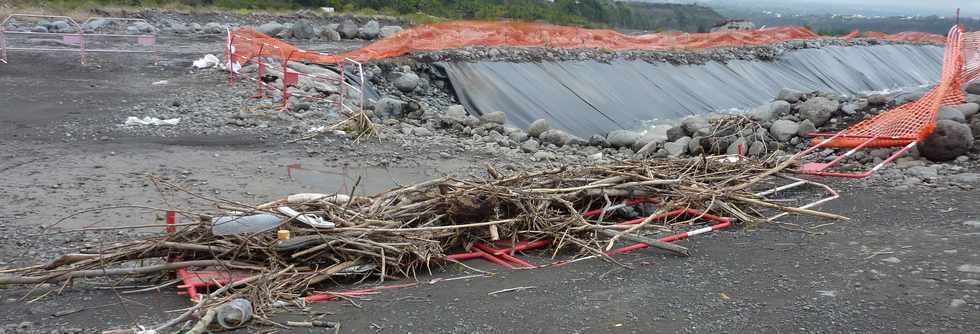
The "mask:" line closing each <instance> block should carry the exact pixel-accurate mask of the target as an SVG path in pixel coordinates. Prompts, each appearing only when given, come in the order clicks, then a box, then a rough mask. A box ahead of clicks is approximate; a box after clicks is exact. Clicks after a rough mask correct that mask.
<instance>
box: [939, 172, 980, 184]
mask: <svg viewBox="0 0 980 334" xmlns="http://www.w3.org/2000/svg"><path fill="white" fill-rule="evenodd" d="M947 179H948V180H949V181H952V182H956V183H966V184H976V183H980V174H977V173H960V174H955V175H950V176H948V177H947Z"/></svg>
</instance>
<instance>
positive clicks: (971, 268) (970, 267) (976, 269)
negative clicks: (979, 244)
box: [956, 264, 980, 274]
mask: <svg viewBox="0 0 980 334" xmlns="http://www.w3.org/2000/svg"><path fill="white" fill-rule="evenodd" d="M956 270H957V271H959V272H964V273H974V274H980V266H978V265H975V264H964V265H961V266H959V267H956Z"/></svg>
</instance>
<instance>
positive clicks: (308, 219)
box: [279, 206, 336, 228]
mask: <svg viewBox="0 0 980 334" xmlns="http://www.w3.org/2000/svg"><path fill="white" fill-rule="evenodd" d="M279 212H280V213H282V214H284V215H286V216H289V217H290V218H294V219H296V220H298V221H299V222H301V223H303V224H306V225H310V226H312V227H316V228H334V227H336V225H334V223H333V222H328V221H325V220H323V218H320V216H317V215H313V214H300V213H299V212H297V211H296V210H293V209H292V208H290V207H288V206H280V207H279Z"/></svg>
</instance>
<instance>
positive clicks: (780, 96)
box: [776, 88, 806, 103]
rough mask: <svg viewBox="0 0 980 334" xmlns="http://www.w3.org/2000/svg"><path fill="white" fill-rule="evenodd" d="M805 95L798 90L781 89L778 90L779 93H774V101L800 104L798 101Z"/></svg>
mask: <svg viewBox="0 0 980 334" xmlns="http://www.w3.org/2000/svg"><path fill="white" fill-rule="evenodd" d="M805 95H806V93H803V92H801V91H798V90H794V89H789V88H783V89H780V90H779V93H776V100H780V101H786V102H789V103H796V102H800V100H802V99H803V96H805Z"/></svg>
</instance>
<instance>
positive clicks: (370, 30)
mask: <svg viewBox="0 0 980 334" xmlns="http://www.w3.org/2000/svg"><path fill="white" fill-rule="evenodd" d="M380 34H381V25H380V24H378V21H375V20H371V21H368V23H365V24H364V26H363V27H361V29H358V30H357V37H360V38H361V39H366V40H372V39H375V38H378V35H380Z"/></svg>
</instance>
